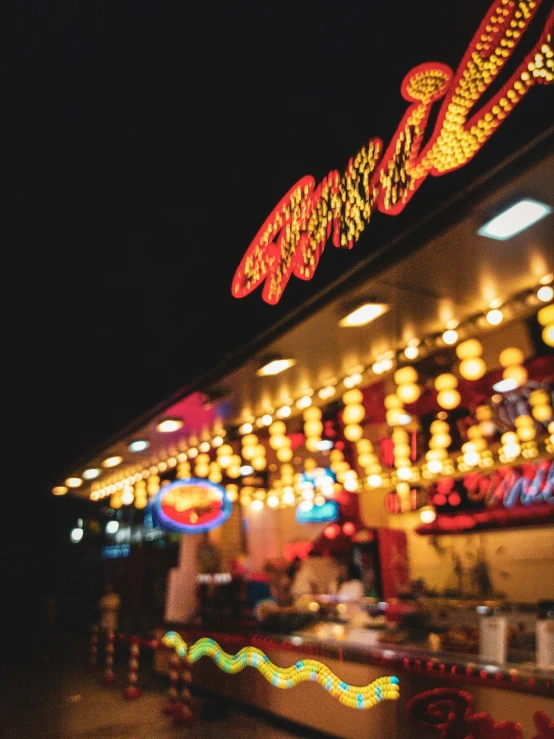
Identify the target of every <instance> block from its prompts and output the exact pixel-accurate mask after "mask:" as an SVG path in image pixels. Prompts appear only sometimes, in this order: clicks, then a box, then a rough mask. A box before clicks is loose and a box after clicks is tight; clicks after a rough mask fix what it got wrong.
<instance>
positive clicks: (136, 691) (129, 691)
mask: <svg viewBox="0 0 554 739" xmlns="http://www.w3.org/2000/svg"><path fill="white" fill-rule="evenodd" d="M139 655H140V646H139V644H138V639H134V638H133V639H131V643H130V645H129V675H128V681H129V684H128V685H127V687H126V688H125V690H124V691H123V697H124V698H126V699H127V700H132V699H133V698H140V696H141V695H142V690H140V688H137V682H138V668H139Z"/></svg>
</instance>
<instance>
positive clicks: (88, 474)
mask: <svg viewBox="0 0 554 739" xmlns="http://www.w3.org/2000/svg"><path fill="white" fill-rule="evenodd" d="M99 475H100V470H99V469H98V468H97V467H90V468H89V469H88V470H85V471H84V472H83V480H95V479H96V478H97V477H98V476H99Z"/></svg>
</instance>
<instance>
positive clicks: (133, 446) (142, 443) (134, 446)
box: [129, 439, 150, 452]
mask: <svg viewBox="0 0 554 739" xmlns="http://www.w3.org/2000/svg"><path fill="white" fill-rule="evenodd" d="M149 446H150V442H149V441H146V439H136V441H132V442H131V443H130V444H129V449H130V450H131V451H132V452H143V451H144V450H145V449H148V447H149Z"/></svg>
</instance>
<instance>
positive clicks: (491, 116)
mask: <svg viewBox="0 0 554 739" xmlns="http://www.w3.org/2000/svg"><path fill="white" fill-rule="evenodd" d="M541 2H542V0H496V2H494V3H493V5H492V6H491V7H490V8H489V11H488V13H487V15H486V16H485V18H484V19H483V21H482V23H481V25H480V27H479V29H478V30H477V33H476V34H475V36H474V37H473V39H472V41H471V43H470V44H469V46H468V48H467V51H466V53H465V55H464V57H463V59H462V61H461V63H460V65H459V67H458V69H457V71H456V73H453V72H452V70H451V69H450V67H448V66H446V65H445V64H439V63H435V62H430V63H427V64H421V65H420V66H418V67H415V68H414V69H412V70H411V71H410V72H409V73H408V74H407V75H406V77H405V78H404V80H403V82H402V87H401V92H402V96H403V97H404V98H405V99H406V100H407V101H408V102H409V103H410V106H409V107H408V109H407V110H406V113H405V114H404V117H403V118H402V121H401V122H400V124H399V126H398V128H397V130H396V132H395V134H394V136H393V137H392V140H391V142H390V144H389V146H388V148H387V149H386V151H385V152H384V153H383V143H382V141H381V140H380V139H377V138H376V139H371V140H370V141H369V143H368V144H367V146H363V147H362V148H361V149H360V151H359V152H358V153H357V154H356V156H354V157H352V159H350V161H349V162H348V166H347V167H346V169H345V171H344V172H343V174H342V175H341V174H340V173H339V172H338V171H337V170H333V171H331V172H329V174H328V175H327V176H326V177H325V178H324V179H323V180H322V181H321V182H320V184H319V185H318V186H317V187H316V183H315V180H314V178H313V177H311V176H310V175H306V176H305V177H303V178H302V179H301V180H299V181H298V182H297V183H296V184H295V185H293V186H292V187H291V189H290V190H289V191H288V192H287V193H286V195H285V196H284V197H283V198H282V199H281V201H280V202H279V203H278V204H277V205H276V206H275V208H274V209H273V210H272V211H271V213H270V214H269V216H268V218H267V219H266V221H265V222H264V224H263V225H262V227H261V228H260V230H259V231H258V233H257V234H256V236H255V238H254V240H253V241H252V243H251V244H250V246H249V247H248V249H247V251H246V253H245V255H244V257H243V259H242V261H241V263H240V265H239V267H238V269H237V271H236V273H235V276H234V279H233V283H232V288H231V291H232V294H233V295H234V296H235V297H236V298H243V297H245V296H246V295H248V294H249V293H251V292H252V291H253V290H255V289H256V288H257V287H258V286H259V285H261V284H262V283H263V282H265V284H264V288H263V292H262V297H263V299H264V300H265V301H266V302H267V303H270V304H272V305H275V304H276V303H278V302H279V300H280V299H281V296H282V294H283V291H284V289H285V287H286V285H287V283H288V281H289V279H290V277H291V276H292V275H294V276H295V277H298V278H300V279H302V280H310V279H311V278H312V277H313V275H314V272H315V270H316V269H317V265H318V263H319V260H320V258H321V255H322V253H323V250H324V249H325V246H326V244H327V241H328V240H329V239H331V240H332V242H333V244H334V246H336V247H343V248H348V249H351V248H352V247H353V246H354V244H355V243H356V242H357V241H358V239H359V238H360V236H361V234H362V232H363V231H364V229H365V227H366V226H367V225H368V223H369V221H370V219H371V216H372V214H373V212H374V211H375V210H376V209H377V210H379V211H381V212H382V213H386V214H388V215H396V214H398V213H400V212H401V211H402V210H403V208H404V207H405V206H406V204H407V203H408V202H409V201H410V199H411V198H412V196H413V195H414V193H415V192H416V191H417V190H418V189H419V187H420V186H421V184H422V183H423V181H424V180H425V179H426V178H427V176H428V175H432V176H434V177H437V176H439V175H443V174H446V173H448V172H452V171H453V170H455V169H458V168H459V167H463V166H464V165H465V164H467V163H468V162H469V161H470V160H471V159H472V158H473V157H474V156H475V154H476V153H477V152H478V151H479V150H480V149H481V147H482V146H483V145H484V144H485V143H486V142H487V141H488V139H489V138H490V137H491V136H492V135H493V134H494V132H495V131H496V129H497V128H498V127H499V126H500V124H501V123H502V121H503V120H505V119H506V118H507V117H508V115H509V114H510V112H511V111H512V110H513V109H514V108H515V106H516V105H518V103H519V102H520V101H521V100H522V98H523V97H525V95H526V94H527V92H528V91H529V90H530V89H531V87H533V86H534V85H536V84H547V83H551V82H552V79H553V69H554V52H553V45H552V27H553V22H554V12H552V13H550V15H549V17H548V20H547V22H546V26H545V29H544V31H543V33H542V34H541V37H540V39H539V41H538V42H537V44H535V46H534V47H533V49H532V50H531V51H530V52H529V54H527V56H526V57H525V59H524V60H523V61H522V63H521V64H520V65H519V67H518V68H517V70H516V71H515V72H514V73H513V74H512V75H511V76H510V78H509V79H508V80H507V81H506V83H505V84H504V85H503V87H502V88H501V89H500V91H499V92H497V93H496V95H494V96H493V98H492V99H491V100H489V102H488V103H487V104H486V105H485V106H484V107H482V108H479V109H478V110H476V111H475V112H474V113H473V114H472V115H471V113H472V111H474V109H475V107H476V105H477V104H478V102H479V100H480V99H481V98H482V96H483V95H484V94H485V93H486V92H487V90H488V89H489V87H490V85H491V84H492V83H493V82H494V81H495V80H496V78H497V76H498V74H499V73H500V72H501V71H502V69H503V68H504V66H505V64H506V61H507V60H508V59H509V57H510V56H511V55H512V54H513V52H514V51H515V49H516V47H517V45H518V43H519V41H520V40H521V38H522V36H523V34H524V33H525V31H526V30H527V28H528V27H529V24H530V23H531V21H532V19H533V17H534V15H535V13H536V11H537V9H538V7H539V6H540V4H541ZM438 100H442V103H441V107H440V110H439V114H438V118H437V122H436V124H435V127H434V130H433V133H432V135H431V137H430V139H429V142H428V143H427V144H426V146H425V147H423V149H422V148H421V146H422V141H423V138H424V135H425V130H426V126H427V124H428V120H429V114H430V112H431V107H432V105H433V104H434V103H435V102H437V101H438Z"/></svg>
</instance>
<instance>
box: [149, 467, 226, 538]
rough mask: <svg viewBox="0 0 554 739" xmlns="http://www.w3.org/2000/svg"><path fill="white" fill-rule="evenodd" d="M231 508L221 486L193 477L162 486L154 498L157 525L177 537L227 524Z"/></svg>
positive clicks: (199, 532)
mask: <svg viewBox="0 0 554 739" xmlns="http://www.w3.org/2000/svg"><path fill="white" fill-rule="evenodd" d="M232 509H233V504H232V503H231V501H230V500H229V498H228V496H227V491H226V490H225V488H224V487H222V486H221V485H216V484H215V482H210V481H209V480H203V479H199V478H194V477H193V478H190V479H183V480H173V482H170V483H168V484H167V485H163V487H162V488H160V491H159V492H158V494H157V495H156V497H155V498H154V514H155V516H156V518H157V520H158V523H159V525H160V526H161V527H162V528H164V529H168V530H169V531H175V532H177V533H179V534H201V533H203V532H205V531H211V530H212V529H215V528H217V527H218V526H221V524H223V523H225V521H227V519H228V518H229V516H230V515H231V511H232Z"/></svg>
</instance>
